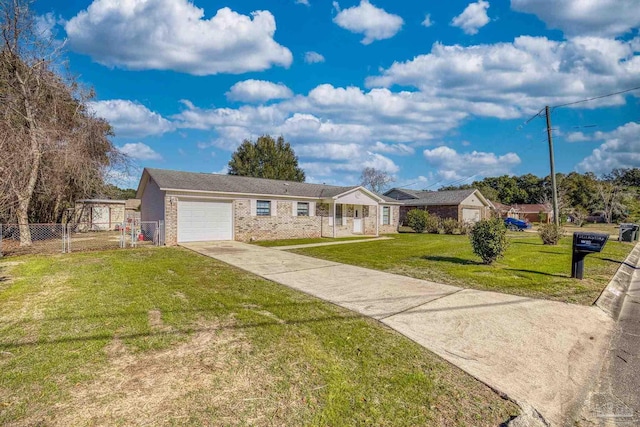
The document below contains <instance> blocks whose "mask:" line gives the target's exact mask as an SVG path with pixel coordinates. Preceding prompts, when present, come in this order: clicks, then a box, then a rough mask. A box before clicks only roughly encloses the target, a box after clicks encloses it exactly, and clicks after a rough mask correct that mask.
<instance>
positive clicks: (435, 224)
mask: <svg viewBox="0 0 640 427" xmlns="http://www.w3.org/2000/svg"><path fill="white" fill-rule="evenodd" d="M425 213H426V214H427V225H426V230H427V233H432V234H438V233H439V232H440V219H439V218H438V217H437V216H435V215H429V213H428V212H425Z"/></svg>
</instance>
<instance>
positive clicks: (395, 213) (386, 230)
mask: <svg viewBox="0 0 640 427" xmlns="http://www.w3.org/2000/svg"><path fill="white" fill-rule="evenodd" d="M380 209H382V208H380ZM399 220H400V206H391V224H388V225H383V224H380V228H379V229H378V232H379V233H380V234H392V233H397V232H398V225H399Z"/></svg>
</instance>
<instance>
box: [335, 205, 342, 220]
mask: <svg viewBox="0 0 640 427" xmlns="http://www.w3.org/2000/svg"><path fill="white" fill-rule="evenodd" d="M336 225H342V205H336Z"/></svg>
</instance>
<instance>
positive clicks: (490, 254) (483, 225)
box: [469, 218, 509, 264]
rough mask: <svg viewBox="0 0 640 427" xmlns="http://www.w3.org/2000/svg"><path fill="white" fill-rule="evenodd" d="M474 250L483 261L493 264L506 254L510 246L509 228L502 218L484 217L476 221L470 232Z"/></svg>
mask: <svg viewBox="0 0 640 427" xmlns="http://www.w3.org/2000/svg"><path fill="white" fill-rule="evenodd" d="M469 239H470V240H471V246H472V247H473V252H474V253H475V254H476V255H478V256H479V257H480V258H481V259H482V262H483V263H485V264H491V263H492V262H494V261H495V260H497V259H498V258H501V257H502V256H503V255H504V252H505V251H506V250H507V247H508V246H509V242H508V241H507V228H506V227H505V226H504V222H503V221H502V219H499V218H494V219H484V220H482V221H479V222H477V223H476V225H474V226H473V228H472V229H471V232H470V233H469Z"/></svg>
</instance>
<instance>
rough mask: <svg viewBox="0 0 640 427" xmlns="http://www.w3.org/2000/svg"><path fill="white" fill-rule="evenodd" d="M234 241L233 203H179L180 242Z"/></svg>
mask: <svg viewBox="0 0 640 427" xmlns="http://www.w3.org/2000/svg"><path fill="white" fill-rule="evenodd" d="M232 239H233V207H232V204H231V202H208V201H201V200H200V201H182V200H180V201H178V242H204V241H207V240H232Z"/></svg>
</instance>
